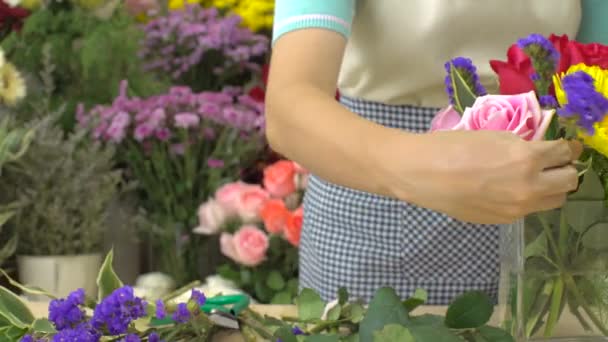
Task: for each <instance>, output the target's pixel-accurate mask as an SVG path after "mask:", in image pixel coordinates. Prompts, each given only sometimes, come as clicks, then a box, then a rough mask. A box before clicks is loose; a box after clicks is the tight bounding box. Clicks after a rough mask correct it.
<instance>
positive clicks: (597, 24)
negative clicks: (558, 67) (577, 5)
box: [577, 0, 608, 44]
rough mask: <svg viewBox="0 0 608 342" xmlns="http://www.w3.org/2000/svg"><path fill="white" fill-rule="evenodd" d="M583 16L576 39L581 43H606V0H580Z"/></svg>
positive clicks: (607, 28) (607, 25) (607, 27)
mask: <svg viewBox="0 0 608 342" xmlns="http://www.w3.org/2000/svg"><path fill="white" fill-rule="evenodd" d="M581 4H582V9H583V16H582V18H581V24H580V27H579V30H578V36H577V40H578V41H580V42H582V43H592V42H593V43H601V44H608V21H607V20H606V17H607V16H608V1H606V0H582V3H581Z"/></svg>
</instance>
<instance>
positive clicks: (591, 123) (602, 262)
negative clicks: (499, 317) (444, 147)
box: [432, 34, 608, 340]
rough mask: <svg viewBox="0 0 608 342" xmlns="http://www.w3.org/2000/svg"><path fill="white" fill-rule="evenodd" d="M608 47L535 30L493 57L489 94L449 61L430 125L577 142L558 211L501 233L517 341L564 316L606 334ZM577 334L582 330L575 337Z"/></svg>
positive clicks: (461, 65)
mask: <svg viewBox="0 0 608 342" xmlns="http://www.w3.org/2000/svg"><path fill="white" fill-rule="evenodd" d="M607 60H608V47H605V46H602V45H599V44H589V45H585V44H581V43H578V42H576V41H571V40H569V39H568V38H567V37H566V36H561V37H558V36H554V35H552V36H550V37H548V38H546V37H544V36H542V35H538V34H532V35H530V36H528V37H526V38H523V39H520V40H519V41H518V42H517V44H515V45H513V46H511V47H510V49H509V51H508V61H507V62H502V61H491V66H492V68H493V69H494V70H495V71H496V72H497V74H498V76H499V81H500V91H501V93H502V94H501V95H486V94H485V89H483V87H482V86H481V85H480V84H479V82H478V79H477V75H476V73H475V67H474V66H473V64H472V63H471V61H470V60H468V59H466V58H462V57H460V58H455V59H453V60H451V61H449V62H448V63H447V64H446V69H447V71H448V76H447V77H446V85H447V90H448V93H449V95H450V100H451V103H452V105H451V106H449V107H448V108H446V109H444V110H442V111H441V112H440V113H438V115H437V116H436V117H435V119H434V120H433V123H432V129H433V130H438V129H468V130H480V129H486V130H504V131H511V132H513V133H515V134H517V135H519V136H520V137H521V138H522V139H526V140H539V139H551V140H552V139H578V140H580V141H582V142H583V143H584V145H585V151H584V153H583V155H582V156H581V158H580V160H579V161H578V162H577V167H578V168H579V171H580V172H579V175H580V183H579V187H578V190H577V191H575V192H573V193H571V194H570V195H569V196H568V200H567V202H566V203H565V205H564V206H563V207H562V208H560V209H557V210H551V211H547V212H541V213H537V214H533V215H530V216H529V217H526V218H525V220H521V221H519V222H517V223H515V224H513V225H512V226H511V227H510V228H509V229H503V235H502V239H501V244H502V246H501V249H502V254H503V262H504V265H503V266H504V267H503V276H505V278H506V281H505V282H504V283H503V284H501V286H502V287H503V288H502V291H503V293H505V294H507V295H508V296H507V297H506V301H507V307H508V308H509V309H508V312H507V318H506V323H505V324H507V327H509V328H510V329H512V331H513V332H514V333H515V334H516V335H517V338H518V339H520V340H527V339H528V338H530V337H531V336H536V335H538V334H542V335H544V336H545V337H552V336H553V335H554V331H555V327H556V326H557V325H559V322H560V320H561V319H563V317H566V316H570V317H575V318H576V319H577V320H578V322H579V323H580V328H581V329H579V330H580V331H573V332H572V334H573V336H580V335H582V334H583V331H584V333H585V334H587V335H589V334H591V335H595V336H608V299H607V298H606V293H607V292H606V291H608V277H607V276H606V274H608V258H607V257H608V254H606V252H607V251H608V242H607V241H608V230H607V228H608V208H607V206H606V199H607V194H606V187H607V186H608V158H607V156H608V148H606V146H608V134H607V133H608V90H607V89H608V88H606V85H605V80H606V79H608V78H607V77H608V70H606V69H604V68H606V67H608V63H606V61H607ZM579 334H580V335H579Z"/></svg>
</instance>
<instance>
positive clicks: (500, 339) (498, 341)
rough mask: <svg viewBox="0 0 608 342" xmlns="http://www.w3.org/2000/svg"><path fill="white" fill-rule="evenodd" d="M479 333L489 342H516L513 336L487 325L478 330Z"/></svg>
mask: <svg viewBox="0 0 608 342" xmlns="http://www.w3.org/2000/svg"><path fill="white" fill-rule="evenodd" d="M477 332H478V334H479V335H480V336H481V337H483V338H484V339H485V340H486V341H488V342H515V339H514V338H513V336H511V335H509V333H508V332H506V331H504V330H502V329H499V328H495V327H490V326H487V325H485V326H483V327H480V328H479V329H477Z"/></svg>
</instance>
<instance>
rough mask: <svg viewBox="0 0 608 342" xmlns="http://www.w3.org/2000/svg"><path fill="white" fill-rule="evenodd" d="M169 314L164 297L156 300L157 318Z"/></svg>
mask: <svg viewBox="0 0 608 342" xmlns="http://www.w3.org/2000/svg"><path fill="white" fill-rule="evenodd" d="M166 316H167V311H166V310H165V303H164V302H163V301H162V299H159V300H157V301H156V318H158V319H163V318H165V317H166Z"/></svg>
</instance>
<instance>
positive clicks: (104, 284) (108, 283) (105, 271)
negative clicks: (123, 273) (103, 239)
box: [97, 249, 123, 301]
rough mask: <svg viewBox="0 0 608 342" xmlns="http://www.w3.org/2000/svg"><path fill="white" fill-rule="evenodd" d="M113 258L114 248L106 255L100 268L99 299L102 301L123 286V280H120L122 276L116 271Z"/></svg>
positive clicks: (98, 281) (98, 277)
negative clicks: (119, 276)
mask: <svg viewBox="0 0 608 342" xmlns="http://www.w3.org/2000/svg"><path fill="white" fill-rule="evenodd" d="M113 260H114V250H113V249H112V250H110V252H108V254H107V255H106V259H105V260H104V261H103V264H102V265H101V269H100V270H99V274H98V275H97V287H98V288H99V291H98V299H99V301H102V300H103V299H104V298H106V297H107V296H108V295H110V294H111V293H112V292H114V290H116V289H118V288H121V287H122V286H123V283H122V281H121V280H120V278H118V275H117V274H116V272H114V268H113V267H112V262H113Z"/></svg>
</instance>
